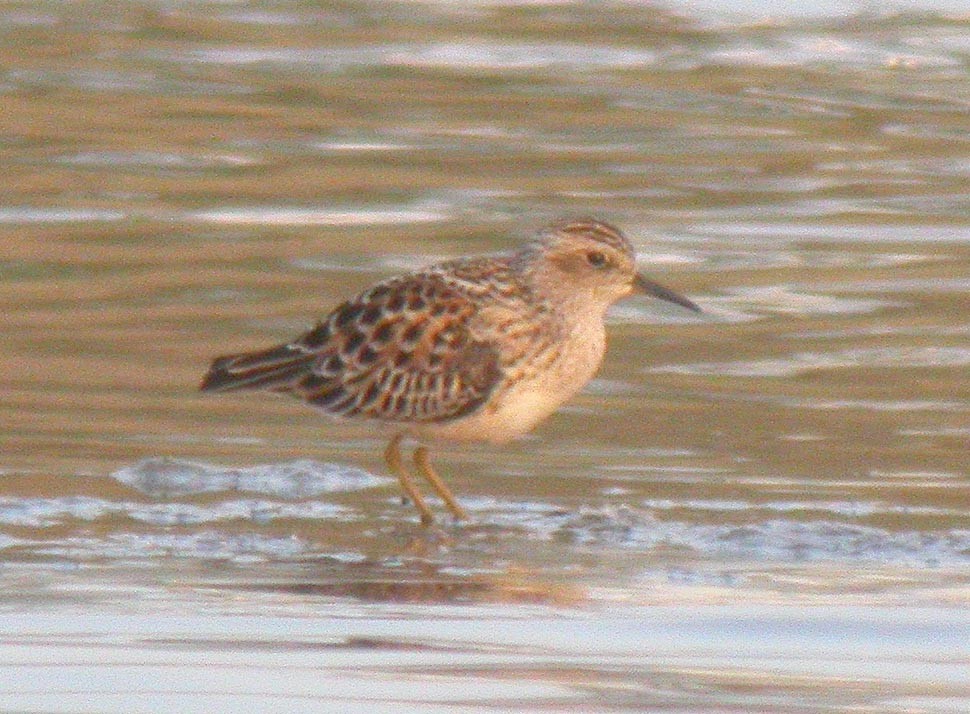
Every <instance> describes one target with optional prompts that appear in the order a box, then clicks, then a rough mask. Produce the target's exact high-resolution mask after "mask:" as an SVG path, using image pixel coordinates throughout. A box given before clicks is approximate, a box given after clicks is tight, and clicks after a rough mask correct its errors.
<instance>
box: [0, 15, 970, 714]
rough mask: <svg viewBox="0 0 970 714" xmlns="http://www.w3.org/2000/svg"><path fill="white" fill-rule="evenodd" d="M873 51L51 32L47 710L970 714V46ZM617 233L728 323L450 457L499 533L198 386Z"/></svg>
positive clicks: (671, 322) (534, 26) (656, 332)
mask: <svg viewBox="0 0 970 714" xmlns="http://www.w3.org/2000/svg"><path fill="white" fill-rule="evenodd" d="M802 9H804V10H805V12H802ZM838 12H839V9H832V8H829V7H827V6H826V5H825V4H814V5H812V6H811V7H807V8H801V9H799V10H798V11H797V12H796V11H791V12H788V13H787V14H777V13H778V11H777V10H771V11H769V12H761V11H757V12H755V11H751V12H748V11H745V10H744V8H743V7H740V6H732V7H723V6H720V5H719V6H717V7H716V8H712V9H711V10H710V11H707V10H705V9H701V8H699V7H695V6H693V5H691V6H687V5H684V6H681V5H672V6H669V7H667V8H665V7H661V6H644V5H640V4H622V3H621V4H615V5H606V6H598V5H597V6H589V7H588V6H585V5H573V4H559V3H553V4H527V5H517V4H513V3H502V2H498V3H475V4H449V3H421V4H417V3H402V4H396V3H391V4H370V3H357V2H349V3H335V4H324V5H311V4H304V3H297V2H262V1H257V0H254V1H253V2H245V3H217V2H212V3H210V2H187V3H181V2H179V3H175V2H163V1H159V2H145V3H140V4H128V5H125V6H122V7H120V8H119V7H118V6H116V5H115V4H109V3H105V4H102V3H96V2H94V3H83V4H63V3H45V2H41V3H7V4H5V5H4V6H3V8H2V9H0V57H2V60H3V61H2V63H0V66H2V67H3V68H4V70H3V72H2V74H0V77H2V80H0V92H2V100H3V101H2V107H3V109H2V116H3V122H2V127H3V128H2V131H0V160H2V165H3V166H4V168H5V170H6V174H7V175H6V177H5V181H4V185H3V189H2V192H3V198H2V201H0V320H2V332H3V335H4V339H3V340H2V341H0V394H2V399H0V418H2V424H3V426H2V429H0V578H2V579H3V584H4V587H3V589H2V590H3V595H2V604H3V607H2V610H0V630H2V632H3V637H2V639H3V642H4V644H3V645H2V646H0V657H2V664H0V683H2V685H0V707H2V708H4V710H5V711H17V712H22V711H31V712H82V711H83V712H88V711H92V710H97V711H105V712H109V711H117V712H126V713H128V712H138V711H146V712H149V711H152V712H154V711H166V710H175V709H177V710H180V711H187V712H191V711H201V710H202V709H206V710H207V711H213V710H218V711H238V710H240V709H242V708H244V707H246V708H249V709H250V710H253V711H279V710H286V711H302V710H307V711H309V710H313V711H320V710H321V708H327V707H329V708H330V709H333V710H340V711H353V710H359V711H381V710H391V709H392V708H393V709H394V710H395V711H399V710H400V707H401V704H402V702H403V703H406V705H407V708H408V709H409V710H413V711H420V710H428V711H430V710H435V711H439V710H442V709H444V710H453V711H482V710H486V709H495V708H500V709H516V710H520V711H524V710H550V709H555V710H557V711H577V712H578V711H589V710H591V709H599V710H604V711H640V710H644V709H648V710H666V709H671V710H678V711H691V712H707V711H710V712H715V711H716V712H725V711H737V712H747V711H765V710H771V711H790V712H806V711H824V712H838V711H846V710H850V709H855V710H858V709H865V710H866V711H872V712H903V711H907V712H912V711H917V712H960V711H967V709H970V682H968V680H967V676H966V672H967V671H970V667H968V666H967V665H968V664H970V651H968V649H967V645H966V643H967V642H968V641H970V627H968V624H970V623H968V620H967V612H968V604H970V590H968V585H970V468H968V463H970V459H968V456H967V455H968V453H970V379H968V376H970V318H968V315H970V299H968V294H970V290H968V289H970V279H968V275H970V220H968V216H970V191H968V187H970V180H968V179H970V131H968V123H967V115H968V106H970V82H968V60H970V44H968V42H967V40H966V38H967V37H968V36H970V32H968V30H970V27H968V19H967V15H966V13H965V12H963V13H961V11H960V9H959V8H953V7H949V6H947V5H946V4H945V3H943V4H929V3H926V4H918V5H913V7H910V6H909V5H907V6H906V7H905V8H902V9H900V10H899V11H892V10H890V11H885V12H865V13H860V14H856V15H839V14H837V13H838ZM577 214H595V215H599V216H602V217H604V218H607V219H609V220H611V221H612V222H615V223H616V224H618V225H620V226H621V227H623V229H624V230H625V231H626V232H627V233H628V235H629V236H630V237H631V239H632V240H633V242H634V244H635V246H636V249H637V251H638V253H639V257H640V261H641V263H642V265H643V267H644V269H645V270H646V271H647V272H649V273H650V274H651V275H654V276H655V277H657V278H658V279H662V280H663V281H664V282H665V283H667V284H670V285H671V286H673V287H676V288H677V289H678V290H679V291H681V292H683V293H684V294H687V295H689V296H690V297H691V298H692V299H694V300H696V301H697V302H698V303H699V304H700V305H701V306H702V308H703V309H704V313H703V314H702V315H700V316H697V315H694V314H692V313H687V312H685V311H682V310H679V309H678V308H676V306H670V305H666V304H658V303H656V302H650V301H648V300H646V299H634V300H630V301H628V302H625V303H623V304H621V305H618V306H617V307H616V309H615V310H613V311H612V312H611V313H610V319H609V322H610V325H609V331H610V351H609V354H608V357H607V360H606V363H605V364H604V367H603V370H602V372H601V374H600V375H599V377H598V378H597V379H596V380H595V381H594V382H593V383H592V384H591V385H589V387H588V388H587V389H586V390H585V391H584V392H583V394H582V395H581V396H580V397H579V398H577V399H576V400H574V401H573V402H571V403H570V405H569V406H568V407H566V408H564V409H563V410H562V411H561V412H560V413H558V414H557V415H556V416H554V417H553V418H552V419H551V420H550V421H549V422H547V423H546V424H544V425H542V426H541V427H540V428H539V429H537V430H536V432H535V433H534V434H533V435H531V436H530V437H528V438H527V439H524V440H523V441H521V442H519V443H516V444H514V445H511V446H509V447H502V448H495V447H490V446H471V447H466V446H448V445H445V446H443V447H441V448H439V449H438V450H437V452H436V456H437V461H438V464H439V466H440V469H441V471H442V472H443V473H444V474H445V475H446V477H447V479H448V481H449V483H450V484H451V485H452V487H453V488H454V490H455V492H456V493H457V494H458V495H459V496H460V498H461V499H462V502H463V504H465V505H466V507H467V508H468V510H469V511H470V513H471V515H472V518H471V520H470V522H469V523H467V524H462V525H459V526H455V525H452V524H449V523H447V522H445V523H444V525H443V528H442V530H441V531H435V532H433V533H430V534H428V533H425V532H423V531H422V530H421V529H420V528H419V527H418V526H417V523H416V520H417V519H416V517H415V513H414V511H413V509H411V508H410V507H406V506H402V504H401V502H400V498H399V495H398V493H397V490H396V487H395V483H394V481H393V480H392V479H391V478H389V476H388V474H387V473H386V471H385V469H384V466H383V464H382V462H381V458H380V453H381V450H382V449H383V443H382V441H381V437H380V436H379V435H377V434H375V433H373V432H371V431H369V430H368V429H366V428H364V427H360V426H356V425H337V424H333V423H330V422H327V421H325V420H324V419H322V418H321V417H319V416H318V415H316V414H314V413H313V412H312V411H310V410H308V409H306V408H304V407H302V406H301V405H299V404H296V403H294V402H290V401H287V400H284V399H276V398H270V397H268V396H265V395H262V396H261V395H238V396H236V395H232V396H220V397H214V396H212V395H202V394H199V393H197V391H196V385H197V384H198V381H199V379H200V377H201V375H202V374H203V372H204V370H205V368H206V366H207V363H208V361H209V359H210V358H211V357H212V356H214V355H215V354H219V353H224V352H228V351H234V350H245V349H254V348H257V347H260V346H264V345H266V344H270V343H272V342H274V341H277V340H283V339H287V338H289V337H290V336H292V335H293V334H295V333H296V332H298V331H299V330H301V329H303V328H305V327H307V326H309V325H310V324H312V323H313V322H314V321H315V320H316V319H318V318H319V317H321V316H323V315H324V314H325V313H326V311H327V310H328V309H329V308H331V307H333V306H334V305H336V304H337V303H338V302H339V301H340V300H341V299H343V298H344V297H346V296H348V295H350V294H352V293H354V292H355V291H358V290H360V289H362V288H364V287H366V286H367V285H368V284H369V283H371V282H373V281H375V280H378V279H380V278H383V277H386V276H389V275H391V274H393V273H395V272H399V271H402V270H407V269H411V268H414V267H417V266H420V265H423V264H425V263H427V262H430V261H433V260H437V259H440V258H444V257H450V256H455V255H460V254H466V253H475V252H485V251H492V250H502V249H506V248H509V247H512V246H514V245H516V244H517V243H518V242H519V241H521V240H523V239H525V238H527V237H528V236H529V235H530V234H531V233H532V232H533V231H535V230H536V229H538V228H539V227H541V226H542V225H543V224H544V223H545V222H546V221H548V220H550V219H553V218H557V217H560V216H563V215H577ZM442 513H443V509H442ZM213 662H215V663H218V667H215V668H213V667H211V666H210V665H211V663H213ZM25 672H31V673H33V674H35V675H36V679H30V680H28V679H25V678H24V673H25ZM146 675H148V676H146ZM382 708H383V709H382Z"/></svg>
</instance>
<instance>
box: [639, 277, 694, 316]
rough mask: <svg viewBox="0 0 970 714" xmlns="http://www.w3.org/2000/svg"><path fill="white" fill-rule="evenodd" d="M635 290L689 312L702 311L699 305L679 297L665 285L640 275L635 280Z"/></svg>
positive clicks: (681, 296)
mask: <svg viewBox="0 0 970 714" xmlns="http://www.w3.org/2000/svg"><path fill="white" fill-rule="evenodd" d="M633 289H634V290H636V291H638V292H641V293H644V294H645V295H653V296H654V297H655V298H660V299H661V300H666V301H667V302H673V303H677V304H678V305H681V306H683V307H686V308H687V309H688V310H693V311H694V312H700V311H701V309H700V308H699V307H697V305H695V304H694V303H692V302H691V301H690V300H688V299H687V298H685V297H684V296H683V295H678V294H677V293H675V292H674V291H673V290H671V289H670V288H665V287H664V286H663V285H660V284H659V283H655V282H653V281H652V280H650V279H649V278H647V277H645V276H643V275H642V274H639V273H638V274H637V275H636V276H635V277H634V278H633Z"/></svg>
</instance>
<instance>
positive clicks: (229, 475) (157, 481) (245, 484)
mask: <svg viewBox="0 0 970 714" xmlns="http://www.w3.org/2000/svg"><path fill="white" fill-rule="evenodd" d="M111 477H112V478H114V479H115V480H117V481H119V482H121V483H123V484H125V485H126V486H129V487H131V488H133V489H135V490H137V491H140V492H141V493H144V494H145V495H148V496H151V497H152V498H177V497H180V496H189V495H195V494H200V493H220V492H229V493H234V492H240V491H242V492H247V493H259V494H265V495H271V496H275V497H277V498H284V499H301V498H311V497H314V496H320V495H323V494H327V493H337V492H348V491H359V490H363V489H368V488H374V487H377V486H381V485H384V484H386V483H388V482H389V481H390V479H387V478H382V477H379V476H374V475H373V474H371V473H368V472H367V471H364V470H362V469H355V468H351V467H348V466H340V465H335V464H325V463H320V462H318V461H311V460H309V459H300V460H297V461H290V462H287V463H282V464H259V465H256V466H245V467H223V466H213V465H210V464H204V463H196V462H193V461H184V460H181V459H167V458H155V459H145V460H144V461H139V462H138V463H136V464H133V465H132V466H124V467H122V468H120V469H118V470H117V471H115V472H114V473H113V474H112V475H111Z"/></svg>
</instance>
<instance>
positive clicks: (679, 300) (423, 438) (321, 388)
mask: <svg viewBox="0 0 970 714" xmlns="http://www.w3.org/2000/svg"><path fill="white" fill-rule="evenodd" d="M634 293H640V294H644V295H649V296H653V297H655V298H659V299H660V300H665V301H668V302H671V303H675V304H677V305H680V306H682V307H684V308H686V309H688V310H692V311H694V312H700V308H699V307H698V306H697V305H696V304H695V303H694V302H692V301H691V300H689V299H687V298H686V297H683V296H682V295H680V294H678V293H676V292H674V291H673V290H671V289H669V288H667V287H664V286H663V285H661V284H659V283H657V282H655V281H653V280H652V279H650V278H648V277H646V276H645V275H643V274H641V273H640V272H638V271H637V265H636V256H635V254H634V250H633V246H632V245H631V243H630V241H629V239H627V237H626V236H625V235H624V234H623V233H622V232H621V231H620V230H619V229H618V228H616V227H614V226H613V225H611V224H609V223H607V222H605V221H603V220H600V219H596V218H587V217H581V218H571V219H566V220H561V221H557V222H555V223H552V224H550V225H547V226H546V227H545V228H543V229H541V230H540V231H539V232H538V233H537V234H536V235H535V237H534V238H533V239H532V240H529V241H528V242H526V243H524V244H523V245H522V246H521V247H519V248H518V249H516V250H511V251H507V252H502V253H493V254H488V255H478V256H468V257H462V258H457V259H452V260H448V261H445V262H440V263H437V264H434V265H431V266H429V267H426V268H423V269H419V270H416V271H414V272H410V273H407V274H403V275H397V276H395V277H391V278H388V279H386V280H383V281H381V282H378V283H377V284H375V285H373V286H371V287H369V288H367V289H366V290H364V291H363V292H361V293H360V294H358V295H357V296H356V297H352V298H350V299H349V300H347V301H345V302H343V303H342V304H340V305H338V306H337V307H336V308H335V309H333V310H332V311H331V312H330V313H329V314H328V315H327V316H326V317H324V318H323V319H322V320H320V321H319V322H318V323H317V324H316V325H315V326H314V327H313V328H312V329H310V330H308V331H306V332H304V333H303V334H301V335H299V336H298V337H296V338H295V339H293V340H290V341H288V342H284V343H282V344H277V345H274V346H272V347H269V348H266V349H261V350H257V351H253V352H242V353H237V354H230V355H223V356H220V357H217V358H216V359H215V360H214V361H213V362H212V363H211V366H210V368H209V370H208V372H207V374H206V375H205V377H204V378H203V380H202V383H201V385H200V389H201V390H202V391H205V392H230V391H238V390H262V391H268V392H276V393H281V394H286V395H290V396H292V397H296V398H298V399H301V400H303V401H304V402H306V403H307V404H309V405H311V406H313V407H315V408H317V409H318V410H320V411H322V412H323V413H324V414H327V415H330V416H331V417H336V418H338V419H348V420H356V421H366V422H371V423H375V424H377V425H379V426H380V427H381V430H382V431H383V432H384V433H385V434H386V435H387V436H388V437H389V442H388V445H387V448H386V449H385V451H384V460H385V462H386V464H387V466H388V468H389V469H390V470H391V472H392V473H393V474H394V475H395V476H396V477H397V479H398V481H399V482H400V485H401V488H402V490H403V492H404V494H405V496H406V499H405V500H407V499H410V501H411V502H412V503H413V504H414V506H415V507H416V508H417V510H418V513H419V516H420V522H421V523H422V524H423V525H425V526H429V525H431V524H432V523H433V522H434V512H433V511H432V509H431V507H430V506H429V505H428V502H427V500H426V499H425V497H424V495H423V494H422V493H421V491H420V490H419V488H418V486H417V483H416V481H415V479H414V476H413V473H412V472H411V471H410V470H409V468H408V467H407V466H406V464H405V461H404V459H403V457H402V455H401V443H402V441H403V440H404V439H406V438H407V439H409V440H414V441H416V442H417V446H416V448H415V449H414V452H413V456H412V461H413V464H414V468H415V469H416V471H417V472H418V473H420V474H421V475H422V476H423V477H424V478H425V480H427V482H428V484H429V485H430V486H431V488H432V489H433V490H434V492H435V493H437V494H438V496H439V497H440V498H441V500H442V501H443V503H444V505H445V506H446V507H447V509H448V510H449V511H450V512H451V514H452V516H453V517H454V519H455V520H456V521H460V520H463V519H467V518H468V513H467V512H466V510H465V509H464V508H463V507H462V506H461V504H460V503H459V502H458V500H457V499H456V498H455V496H454V494H453V493H452V491H451V489H450V488H449V487H448V486H447V484H446V483H445V482H444V481H443V480H442V478H441V477H440V475H439V474H438V472H437V471H436V470H435V468H434V467H433V466H432V464H431V460H430V452H429V444H433V443H437V442H438V441H440V440H446V441H457V442H488V443H492V444H503V443H506V442H508V441H510V440H512V439H515V438H517V437H520V436H522V435H524V434H526V433H528V432H530V431H531V430H532V429H533V428H534V427H535V426H536V425H537V424H538V423H539V422H541V421H543V420H544V419H545V418H546V417H548V416H549V415H551V414H552V413H553V412H554V411H555V410H556V409H557V408H558V407H559V406H560V405H562V404H563V403H564V402H566V401H567V400H568V399H570V398H571V397H572V396H573V395H575V394H576V392H578V391H579V390H580V389H581V388H582V387H583V385H585V384H586V383H587V382H588V381H589V380H590V379H591V378H592V377H593V376H594V374H595V373H596V372H597V370H598V369H599V367H600V364H601V363H602V361H603V357H604V353H605V351H606V331H605V324H604V317H605V314H606V311H607V309H608V308H609V307H610V306H611V305H612V304H613V303H615V302H616V301H618V300H620V299H622V298H625V297H627V296H630V295H632V294H634Z"/></svg>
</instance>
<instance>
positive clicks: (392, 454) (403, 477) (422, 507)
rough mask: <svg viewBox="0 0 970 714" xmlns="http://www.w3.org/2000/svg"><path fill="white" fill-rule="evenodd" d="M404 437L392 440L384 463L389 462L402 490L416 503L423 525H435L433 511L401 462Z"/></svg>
mask: <svg viewBox="0 0 970 714" xmlns="http://www.w3.org/2000/svg"><path fill="white" fill-rule="evenodd" d="M402 436H403V435H402V434H397V435H396V436H395V437H394V438H393V439H391V443H390V444H388V445H387V448H386V449H385V450H384V461H386V462H387V465H388V467H389V468H390V469H391V472H392V473H393V474H394V475H395V476H397V480H398V481H400V482H401V488H402V489H404V492H405V493H406V494H407V495H408V498H410V499H411V500H412V501H414V506H415V508H417V509H418V511H419V512H420V513H421V525H424V526H430V525H431V524H432V523H434V515H433V514H432V513H431V509H430V508H428V504H427V502H425V500H424V496H422V495H421V492H420V491H418V487H417V486H415V485H414V479H412V478H411V474H409V473H408V471H407V469H406V468H404V463H403V462H402V461H401V437H402Z"/></svg>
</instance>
